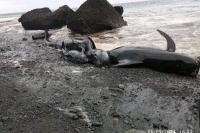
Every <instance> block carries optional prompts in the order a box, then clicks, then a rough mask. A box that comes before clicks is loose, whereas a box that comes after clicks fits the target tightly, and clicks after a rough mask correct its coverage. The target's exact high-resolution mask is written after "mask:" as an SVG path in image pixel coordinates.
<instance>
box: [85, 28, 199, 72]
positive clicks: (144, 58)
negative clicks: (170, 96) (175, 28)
mask: <svg viewBox="0 0 200 133" xmlns="http://www.w3.org/2000/svg"><path fill="white" fill-rule="evenodd" d="M158 32H159V33H160V34H161V35H162V36H164V37H165V38H166V40H167V50H160V49H154V48H147V47H133V46H122V47H119V48H116V49H113V50H110V51H103V50H100V49H96V50H92V51H90V55H89V60H90V62H92V63H93V64H94V65H97V66H105V65H111V66H113V67H138V66H140V67H147V68H151V69H153V70H157V71H161V72H166V73H177V74H182V75H191V76H196V75H197V74H198V72H199V67H200V60H199V58H198V59H193V58H191V57H188V56H186V55H184V54H178V53H174V52H175V50H176V45H175V43H174V41H173V40H172V38H171V37H170V36H169V35H167V34H166V33H164V32H163V31H160V30H158Z"/></svg>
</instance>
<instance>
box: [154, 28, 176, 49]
mask: <svg viewBox="0 0 200 133" xmlns="http://www.w3.org/2000/svg"><path fill="white" fill-rule="evenodd" d="M157 31H158V32H159V33H160V34H161V35H162V36H163V37H164V38H165V39H166V40H167V51H169V52H175V51H176V44H175V42H174V40H173V39H172V38H171V37H170V36H169V35H168V34H166V33H165V32H163V31H161V30H159V29H157Z"/></svg>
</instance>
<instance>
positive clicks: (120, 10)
mask: <svg viewBox="0 0 200 133" xmlns="http://www.w3.org/2000/svg"><path fill="white" fill-rule="evenodd" d="M114 8H115V10H116V11H117V12H118V13H119V14H120V15H121V16H122V14H123V13H124V8H123V7H122V6H114Z"/></svg>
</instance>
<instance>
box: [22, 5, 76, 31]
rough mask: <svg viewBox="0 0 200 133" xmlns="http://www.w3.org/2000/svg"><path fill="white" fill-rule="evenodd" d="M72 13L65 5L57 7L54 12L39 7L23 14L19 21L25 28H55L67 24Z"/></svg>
mask: <svg viewBox="0 0 200 133" xmlns="http://www.w3.org/2000/svg"><path fill="white" fill-rule="evenodd" d="M73 13H74V11H73V10H72V9H71V8H69V7H68V6H67V5H64V6H62V7H59V8H58V9H57V10H55V11H54V12H51V10H50V9H49V8H39V9H34V10H31V11H29V12H27V13H25V14H23V15H22V16H21V17H20V18H19V22H21V24H22V26H23V27H24V29H26V30H48V29H57V28H61V27H63V26H65V25H67V23H68V21H69V20H70V19H71V15H72V14H73Z"/></svg>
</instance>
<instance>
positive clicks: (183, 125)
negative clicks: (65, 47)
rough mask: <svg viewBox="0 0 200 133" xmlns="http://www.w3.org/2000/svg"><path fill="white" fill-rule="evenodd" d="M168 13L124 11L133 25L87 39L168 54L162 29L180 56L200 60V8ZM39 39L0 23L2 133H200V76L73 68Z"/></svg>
mask: <svg viewBox="0 0 200 133" xmlns="http://www.w3.org/2000/svg"><path fill="white" fill-rule="evenodd" d="M164 7H165V8H163V9H162V8H149V7H147V8H142V9H141V8H140V9H135V10H132V9H125V15H124V18H125V20H127V21H128V26H125V27H122V28H120V29H115V30H112V31H105V32H102V33H97V34H93V35H90V36H91V37H92V38H93V39H94V41H95V44H96V45H97V47H98V48H101V49H104V50H109V49H113V48H115V47H118V46H122V45H125V46H126V45H132V46H148V47H154V48H160V49H166V42H165V40H164V39H163V40H162V39H161V37H160V36H159V34H156V29H157V28H161V29H164V31H167V33H169V34H170V35H172V36H173V37H172V38H174V39H175V41H176V42H177V52H178V53H184V54H186V55H190V56H192V57H195V56H199V55H198V54H199V49H198V47H199V42H200V40H199V35H200V32H199V30H198V29H199V28H200V23H199V22H200V20H199V18H197V16H200V14H199V13H200V12H199V11H198V9H199V6H197V7H194V5H192V6H189V7H187V6H186V7H183V6H182V5H179V4H178V5H177V6H176V8H171V7H169V5H167V6H166V5H164ZM173 7H174V5H173ZM191 7H193V8H191ZM190 10H191V11H190ZM157 11H159V12H157ZM174 12H176V13H177V14H175V15H174V16H173V13H174ZM165 17H168V19H166V18H165ZM178 20H179V21H178ZM40 32H43V31H24V30H23V28H22V26H21V24H20V23H18V22H17V19H15V20H12V21H7V22H0V132H1V133H13V132H14V133H20V132H22V133H23V132H24V133H29V132H32V133H39V132H42V133H43V132H44V133H47V132H49V133H55V132H58V133H79V132H80V133H113V132H115V133H117V132H118V133H132V132H134V131H135V130H141V131H140V132H142V133H143V132H144V133H145V132H147V130H150V129H162V130H180V129H182V130H188V129H191V130H192V131H193V132H194V133H197V132H199V131H200V129H199V120H198V115H199V114H198V108H199V103H198V101H199V98H200V75H198V76H197V78H192V77H185V76H181V75H176V74H166V73H161V72H156V71H153V70H150V69H145V68H134V69H133V68H125V69H123V68H109V67H103V68H98V67H95V66H93V65H91V64H83V65H80V64H74V63H71V62H69V61H67V60H65V59H63V58H62V57H61V54H60V52H59V51H58V50H56V49H54V48H51V47H48V46H46V45H45V42H44V40H37V41H34V40H32V38H31V35H33V34H38V33H40ZM51 33H53V34H52V36H51V39H54V40H58V41H62V40H64V39H68V38H69V37H70V36H74V34H71V32H70V30H69V29H67V27H63V28H62V29H59V30H53V31H51ZM138 132H139V131H138Z"/></svg>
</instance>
